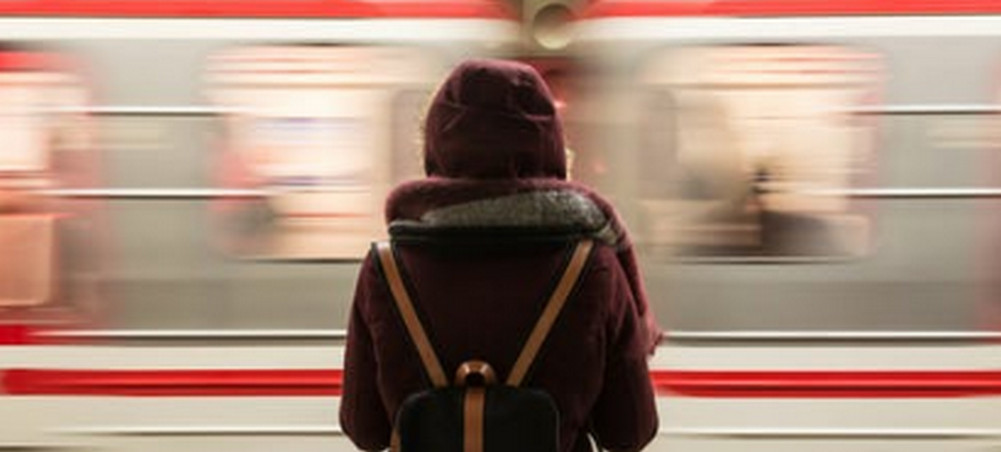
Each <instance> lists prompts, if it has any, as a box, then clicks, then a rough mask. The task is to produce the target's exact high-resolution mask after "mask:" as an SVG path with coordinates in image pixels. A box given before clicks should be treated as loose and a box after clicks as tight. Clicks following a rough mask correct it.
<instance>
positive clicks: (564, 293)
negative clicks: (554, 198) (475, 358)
mask: <svg viewBox="0 0 1001 452" xmlns="http://www.w3.org/2000/svg"><path fill="white" fill-rule="evenodd" d="M593 247H594V240H591V239H583V240H580V241H579V242H577V247H576V248H575V249H574V252H573V256H572V257H571V258H570V263H569V264H567V267H566V270H564V271H563V276H562V277H560V282H559V283H558V284H557V285H556V290H553V293H552V295H550V296H549V300H548V301H547V302H546V307H545V309H544V310H543V311H542V315H541V316H539V320H538V321H537V322H536V323H535V328H533V329H532V333H531V334H530V335H529V336H528V340H527V341H525V346H524V347H522V349H521V354H519V355H518V359H517V360H516V361H515V362H514V366H512V367H511V373H509V374H508V376H507V385H508V386H518V385H520V384H521V382H522V380H524V379H525V374H527V373H528V369H529V368H530V367H531V366H532V362H533V361H535V356H536V355H537V354H538V353H539V349H540V348H542V343H543V342H545V341H546V336H548V335H549V330H550V329H552V327H553V324H554V323H556V318H557V317H559V315H560V311H561V310H563V305H565V304H566V301H567V297H569V296H570V292H571V291H572V290H573V288H574V286H576V285H577V279H578V278H579V277H580V274H581V272H582V271H583V270H584V264H585V263H586V262H587V258H588V256H590V255H591V248H593Z"/></svg>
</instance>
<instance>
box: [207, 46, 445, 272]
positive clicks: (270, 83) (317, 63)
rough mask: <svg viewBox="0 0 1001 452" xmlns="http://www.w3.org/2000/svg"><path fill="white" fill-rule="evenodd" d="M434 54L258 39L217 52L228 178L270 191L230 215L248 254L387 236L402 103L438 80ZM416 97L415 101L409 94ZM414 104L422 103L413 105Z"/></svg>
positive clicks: (348, 251) (214, 78)
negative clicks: (431, 63)
mask: <svg viewBox="0 0 1001 452" xmlns="http://www.w3.org/2000/svg"><path fill="white" fill-rule="evenodd" d="M430 79H431V70H430V68H429V67H428V65H427V59H426V58H422V55H421V54H420V53H418V52H416V51H413V50H407V49H401V48H387V47H360V46H355V47H344V46H258V47H245V48H240V49H237V50H233V51H230V52H226V53H225V54H222V55H220V56H218V57H217V58H216V59H215V60H214V61H213V64H212V69H211V74H210V85H211V86H210V90H211V91H210V96H211V97H212V100H213V101H214V102H215V103H216V104H218V105H220V106H221V107H223V111H224V118H223V127H224V132H223V137H224V144H223V147H224V151H223V152H224V158H223V160H222V161H223V163H222V164H223V172H224V175H223V184H225V185H227V186H230V187H242V188H253V189H258V190H261V191H262V196H263V197H262V199H261V200H260V201H254V202H245V203H238V204H241V205H239V206H234V209H230V211H229V212H228V213H227V215H228V219H227V220H226V221H227V224H226V225H224V227H225V228H226V230H225V231H224V232H223V233H224V235H225V236H226V237H225V238H224V240H225V242H226V243H227V245H228V246H229V247H230V249H231V250H233V251H235V252H236V253H237V254H239V255H242V256H244V257H253V258H265V259H271V258H279V259H353V258H358V257H360V256H362V255H363V254H364V252H365V250H366V248H367V246H368V243H369V242H370V241H371V240H372V239H373V238H376V237H378V236H380V235H381V232H380V231H381V229H382V214H381V202H382V199H383V198H384V197H385V193H386V191H387V190H388V188H389V187H390V185H391V183H392V182H393V180H394V179H398V178H400V177H403V175H401V174H396V173H400V172H401V171H402V170H400V169H399V168H398V167H399V166H400V165H395V164H394V163H393V162H394V157H395V156H394V151H393V148H394V141H399V140H398V139H395V134H394V132H393V128H394V122H395V121H394V119H393V118H394V116H393V115H394V111H397V109H395V108H394V107H398V105H396V104H398V103H399V102H401V98H400V95H401V93H405V92H406V91H405V88H407V87H413V86H420V85H425V84H427V83H429V81H430ZM405 99H406V97H404V100H403V101H405ZM411 103H412V102H411Z"/></svg>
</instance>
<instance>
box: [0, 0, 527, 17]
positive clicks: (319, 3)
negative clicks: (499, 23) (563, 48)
mask: <svg viewBox="0 0 1001 452" xmlns="http://www.w3.org/2000/svg"><path fill="white" fill-rule="evenodd" d="M4 15H6V16H57V17H74V16H83V17H191V18H196V17H253V18H269V17H270V18H296V17H302V18H306V17H308V18H507V19H510V18H512V17H513V14H512V13H511V11H510V10H509V9H508V8H507V7H506V6H505V5H502V4H500V2H494V1H490V0H425V1H418V0H211V1H206V0H4V1H2V2H0V16H4Z"/></svg>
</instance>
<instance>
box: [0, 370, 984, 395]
mask: <svg viewBox="0 0 1001 452" xmlns="http://www.w3.org/2000/svg"><path fill="white" fill-rule="evenodd" d="M650 377H651V381H652V382H653V385H654V387H655V389H656V390H657V393H658V394H661V395H667V394H679V395H687V396H696V397H747V398H782V397H790V398H795V397H817V398H847V397H850V398H877V397H903V398H920V397H966V396H986V395H1001V370H998V371H994V370H984V371H827V372H823V371H816V372H815V371H808V372H804V371H800V372H769V371H749V372H743V371H724V372H718V371H713V372H706V371H662V370H658V371H653V372H651V373H650ZM342 380H343V374H342V371H340V370H334V369H321V370H242V369H241V370H235V369H234V370H57V369H15V370H9V371H7V372H5V373H4V375H3V376H2V387H3V388H4V390H5V392H6V393H7V394H11V395H114V396H336V395H340V394H341V389H342Z"/></svg>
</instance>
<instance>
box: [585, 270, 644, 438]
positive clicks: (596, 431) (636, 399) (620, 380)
mask: <svg viewBox="0 0 1001 452" xmlns="http://www.w3.org/2000/svg"><path fill="white" fill-rule="evenodd" d="M616 270H620V269H616ZM611 273H612V279H613V281H612V282H611V283H612V287H613V289H612V290H613V294H612V295H613V297H614V300H613V301H612V302H611V303H610V304H611V312H610V313H609V315H608V317H607V323H606V326H605V328H606V331H607V336H606V337H607V338H608V339H607V341H608V343H607V347H608V348H607V355H606V356H607V358H606V363H605V371H604V382H603V384H602V389H601V393H600V394H599V395H598V399H597V401H596V403H595V406H594V407H593V409H592V411H591V433H592V434H593V435H594V438H595V440H596V441H597V442H598V444H599V445H600V446H601V447H603V448H604V449H607V450H610V451H637V450H641V449H642V448H643V447H644V446H646V445H647V444H648V443H649V442H650V441H651V440H652V439H653V437H654V435H655V434H656V433H657V427H658V425H659V421H658V418H657V406H656V399H655V396H654V391H653V385H652V384H651V382H650V373H649V370H648V367H647V359H648V356H649V355H648V352H647V350H648V340H649V337H648V332H647V329H646V327H645V325H644V319H643V318H642V317H641V316H640V315H639V313H638V312H637V309H636V303H635V300H633V298H632V290H631V288H630V287H629V283H628V281H627V278H626V276H625V275H624V274H623V273H622V272H621V271H615V270H613V271H612V272H611Z"/></svg>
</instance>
